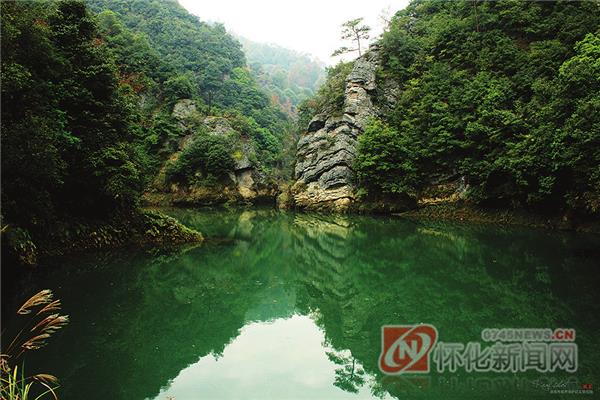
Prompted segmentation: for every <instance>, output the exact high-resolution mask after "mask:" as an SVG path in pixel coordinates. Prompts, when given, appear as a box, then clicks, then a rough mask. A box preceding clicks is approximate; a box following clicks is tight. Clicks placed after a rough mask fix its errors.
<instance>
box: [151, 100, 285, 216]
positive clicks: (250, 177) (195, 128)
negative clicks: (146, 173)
mask: <svg viewBox="0 0 600 400" xmlns="http://www.w3.org/2000/svg"><path fill="white" fill-rule="evenodd" d="M172 116H173V117H174V119H175V120H177V121H178V124H179V127H180V128H181V130H182V132H184V135H183V136H182V137H180V138H179V142H178V145H177V150H176V151H175V152H174V153H172V154H171V155H170V156H169V159H168V161H175V160H176V159H177V158H178V157H179V156H180V154H181V153H182V151H183V150H184V149H185V148H186V147H187V146H189V145H190V144H191V143H192V142H193V141H194V139H195V138H196V137H197V135H198V134H199V132H200V131H204V132H206V133H208V134H209V135H216V136H230V137H232V138H234V140H232V142H234V143H235V145H234V146H233V147H232V148H231V156H232V158H233V160H234V164H235V165H234V168H233V171H231V172H230V173H229V175H228V176H227V177H225V178H224V179H221V180H220V181H218V182H210V184H203V183H202V182H201V181H199V182H196V183H193V184H188V185H181V184H176V183H171V184H168V183H167V182H166V180H165V169H166V166H167V162H165V163H164V164H163V166H162V168H161V170H160V171H159V173H158V175H157V176H156V178H155V179H154V182H153V183H152V185H151V186H150V188H149V190H147V191H146V193H144V195H143V200H144V201H145V203H146V204H147V205H194V206H211V205H218V204H224V203H229V204H232V203H256V202H273V203H274V201H275V198H276V196H277V194H278V189H277V185H275V184H274V183H271V182H269V181H268V179H267V178H266V176H265V175H264V174H263V173H262V172H261V171H260V168H258V167H257V165H256V161H254V160H256V158H257V157H256V154H255V150H254V146H253V145H252V143H251V141H250V139H249V138H247V137H244V136H243V135H240V134H239V132H236V131H235V130H234V129H233V127H232V126H231V124H230V123H229V121H228V120H227V119H226V118H223V117H216V116H208V117H203V116H202V115H201V114H200V113H199V112H198V111H197V110H196V105H195V103H194V101H192V100H189V99H184V100H180V101H178V102H177V103H176V104H175V106H174V107H173V112H172Z"/></svg>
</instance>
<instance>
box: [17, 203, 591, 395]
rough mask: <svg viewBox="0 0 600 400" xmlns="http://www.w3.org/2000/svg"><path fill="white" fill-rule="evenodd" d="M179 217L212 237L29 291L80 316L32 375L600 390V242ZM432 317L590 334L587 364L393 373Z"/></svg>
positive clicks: (543, 234) (341, 387)
mask: <svg viewBox="0 0 600 400" xmlns="http://www.w3.org/2000/svg"><path fill="white" fill-rule="evenodd" d="M167 213H169V214H170V215H172V216H174V217H176V218H178V219H179V220H180V221H182V222H183V223H184V224H186V225H188V226H191V227H194V228H197V229H199V230H200V231H202V232H203V234H204V235H205V237H206V239H207V240H206V242H205V243H204V244H202V245H200V246H197V247H190V248H184V249H179V250H177V251H166V250H155V249H152V250H145V251H141V250H120V251H117V252H110V253H108V252H107V253H95V254H88V255H85V256H77V257H71V258H69V259H66V260H61V261H60V262H57V264H58V265H52V266H45V268H41V270H40V271H37V272H36V274H35V277H34V278H31V277H30V278H27V279H25V280H24V283H22V286H23V287H27V293H26V295H29V294H32V293H34V292H35V290H36V289H38V288H45V287H48V288H51V289H53V290H54V291H55V293H56V295H57V297H59V298H60V299H61V300H62V302H63V312H64V313H67V314H69V315H70V318H71V323H70V324H69V325H68V326H67V327H66V328H64V329H63V330H62V331H61V332H59V333H57V334H56V335H55V336H54V337H52V338H51V340H50V342H49V345H48V346H47V347H46V348H44V349H42V350H39V351H38V352H37V353H31V354H29V355H28V358H27V359H26V366H27V367H28V370H30V372H32V373H33V372H47V373H52V374H55V375H57V376H58V377H59V378H60V379H61V388H60V394H61V399H65V400H69V399H86V400H94V399H103V400H107V399H110V400H121V399H122V400H138V399H139V400H143V399H161V400H164V399H172V400H186V399H366V398H383V399H386V398H389V399H391V398H398V399H406V398H427V399H429V398H430V399H441V398H457V399H468V398H486V399H496V398H498V399H500V398H503V399H504V398H505V399H520V398H554V399H556V398H562V397H561V395H552V394H550V393H549V389H551V388H554V387H565V386H567V387H568V388H575V389H578V388H579V387H580V386H581V385H582V384H587V383H591V384H594V386H595V387H598V385H600V381H599V380H598V377H599V376H600V374H599V370H600V348H599V339H598V334H599V332H600V307H599V303H600V302H599V301H598V300H599V297H600V296H599V295H598V289H599V288H600V272H599V270H598V268H599V266H600V261H599V260H600V240H599V239H598V237H595V236H589V235H581V234H574V233H561V232H551V231H545V230H533V229H525V228H499V227H491V226H486V225H468V224H450V223H441V222H426V221H410V220H406V219H402V218H399V217H369V216H326V215H318V214H305V213H284V212H278V211H275V210H246V211H197V210H167ZM32 276H33V275H32ZM33 279H35V280H33ZM40 281H43V284H40V283H33V282H40ZM24 296H25V295H23V297H24ZM5 317H6V316H5ZM9 323H10V324H12V323H15V322H13V321H11V322H9ZM418 323H428V324H432V325H434V326H435V327H436V328H437V331H438V335H439V338H438V339H439V340H441V341H444V342H462V343H467V342H470V341H481V340H480V335H481V331H482V329H484V328H552V329H554V328H574V329H576V343H577V346H578V370H577V371H576V372H575V373H565V372H555V373H548V374H542V373H537V372H536V373H534V372H531V371H530V372H527V373H475V372H473V373H466V372H464V370H460V369H459V371H458V372H456V373H450V372H441V373H440V372H437V371H435V369H434V368H432V371H431V372H430V373H428V374H410V375H401V376H386V375H384V374H382V373H381V372H380V370H379V368H378V359H379V355H380V352H381V346H382V345H381V327H382V326H383V325H407V324H418ZM596 391H598V389H596ZM583 397H585V398H590V397H591V396H589V395H585V396H583ZM564 398H569V399H573V398H578V395H572V394H571V395H564Z"/></svg>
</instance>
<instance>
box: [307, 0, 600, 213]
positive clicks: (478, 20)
mask: <svg viewBox="0 0 600 400" xmlns="http://www.w3.org/2000/svg"><path fill="white" fill-rule="evenodd" d="M599 7H600V5H599V4H598V2H596V1H583V2H525V1H501V2H481V1H452V2H450V1H424V0H416V1H412V2H411V3H410V5H409V6H408V7H407V8H406V9H404V10H401V11H399V12H398V13H397V14H396V15H395V16H394V18H393V20H392V21H391V24H390V26H389V27H388V28H387V30H386V32H385V33H384V35H383V37H382V39H381V40H380V41H379V44H380V46H381V50H380V53H381V59H382V60H381V64H382V65H381V67H380V69H379V71H378V80H379V81H380V82H387V83H388V86H389V84H390V82H391V83H392V84H393V86H396V87H397V93H398V96H397V101H396V103H395V107H394V109H393V110H391V111H389V112H386V113H384V115H381V116H380V118H379V119H377V120H373V121H372V122H371V124H370V126H369V127H367V129H366V130H365V133H364V134H363V135H362V136H361V137H360V139H359V156H358V158H357V161H356V164H355V170H356V172H357V179H358V184H359V185H360V186H361V187H362V188H363V192H365V191H366V192H368V193H369V194H378V193H379V194H381V193H395V194H407V195H409V196H411V197H417V196H418V195H419V194H420V193H421V192H422V191H423V190H424V189H426V188H427V186H428V185H430V184H431V182H432V181H435V180H436V179H440V178H443V177H452V176H456V177H464V179H465V181H466V183H467V184H468V187H469V190H468V198H469V199H470V200H472V201H474V202H476V203H478V204H481V205H486V206H494V207H502V208H507V207H524V208H529V209H534V210H536V211H543V212H549V213H554V214H556V213H559V212H564V211H565V210H567V209H568V210H574V211H578V212H581V213H583V214H589V213H597V212H598V211H600V118H599V115H600V32H599V31H598V27H599V26H600V8H599ZM349 68H351V67H348V66H344V65H339V66H337V67H336V68H333V69H331V70H330V71H329V79H328V80H327V83H326V84H325V85H324V86H323V87H322V88H321V90H320V92H319V95H318V96H316V97H315V98H313V99H311V100H310V101H308V102H305V103H304V104H303V105H302V107H301V109H302V111H303V118H302V120H304V121H307V119H308V118H310V116H312V115H314V114H315V113H317V112H322V111H331V110H332V109H333V110H335V109H337V110H340V109H341V106H342V104H343V90H344V87H345V86H344V85H345V83H344V76H346V75H347V73H348V71H349ZM380 97H381V96H380Z"/></svg>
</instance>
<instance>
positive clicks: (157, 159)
mask: <svg viewBox="0 0 600 400" xmlns="http://www.w3.org/2000/svg"><path fill="white" fill-rule="evenodd" d="M2 101H3V103H2V105H3V107H2V205H3V209H2V218H3V224H7V223H8V224H10V225H14V226H19V227H23V228H25V229H26V231H25V232H27V231H30V232H32V234H33V236H36V234H35V232H40V233H44V234H45V233H48V232H50V231H52V230H53V229H54V228H57V227H58V226H59V225H60V224H63V223H68V222H70V221H74V220H77V221H79V222H85V221H89V220H102V219H103V218H106V217H108V216H111V217H112V216H114V215H115V213H119V212H130V211H132V210H137V208H138V204H139V199H140V196H141V194H142V192H143V191H145V190H147V188H148V187H149V185H150V184H152V183H153V182H155V181H156V176H157V174H158V173H159V172H160V174H161V175H160V176H161V177H162V178H161V179H162V180H161V181H160V182H161V185H163V187H165V188H168V187H170V186H169V185H173V184H175V185H183V186H185V185H188V186H189V185H200V186H203V187H211V188H212V187H214V188H215V189H214V191H216V192H218V190H219V187H222V186H223V185H235V182H233V183H232V181H231V179H234V180H235V179H237V177H234V178H232V177H233V175H232V174H234V172H235V171H236V170H238V169H239V170H249V169H251V170H252V171H256V173H257V174H259V175H260V177H261V179H263V180H275V179H278V178H277V177H278V176H282V175H286V174H288V173H286V172H282V171H285V166H286V165H289V164H290V162H291V154H290V153H289V149H291V148H292V146H293V143H292V142H291V140H292V139H291V138H292V135H291V129H292V126H293V124H292V121H291V120H290V119H289V117H288V116H287V115H286V114H285V113H283V112H282V111H280V110H279V108H278V106H277V105H274V104H273V103H272V102H271V100H270V99H269V96H268V95H267V94H266V93H265V92H264V91H263V89H261V87H260V86H259V84H258V83H257V81H256V79H255V78H254V76H253V75H252V72H251V71H250V69H249V68H248V67H247V65H246V61H245V56H244V53H243V51H242V48H241V45H240V43H239V42H238V41H237V40H236V39H234V38H233V37H232V36H230V35H229V34H227V32H226V31H225V29H224V27H223V26H222V25H218V24H215V25H209V24H206V23H203V22H201V21H200V20H199V19H198V18H197V17H194V16H192V15H191V14H189V13H188V12H187V11H185V9H183V8H182V7H181V6H180V5H179V4H178V3H177V2H176V1H170V0H166V1H124V0H123V1H119V0H117V1H112V0H111V1H103V0H93V1H89V2H82V1H76V0H65V1H60V2H50V1H48V2H46V1H40V2H2ZM286 150H288V152H287V153H286V152H285V151H286ZM246 180H247V179H246ZM207 190H208V191H213V190H212V189H210V188H209V189H207ZM24 237H25V238H27V237H28V234H26V233H25V236H24Z"/></svg>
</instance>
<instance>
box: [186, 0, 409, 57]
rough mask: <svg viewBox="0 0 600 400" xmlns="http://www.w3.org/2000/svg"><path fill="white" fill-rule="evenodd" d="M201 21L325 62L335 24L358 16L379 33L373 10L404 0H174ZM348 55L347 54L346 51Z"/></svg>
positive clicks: (335, 39) (336, 41)
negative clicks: (220, 24) (212, 22)
mask: <svg viewBox="0 0 600 400" xmlns="http://www.w3.org/2000/svg"><path fill="white" fill-rule="evenodd" d="M179 3H180V4H181V5H182V6H183V7H185V8H186V9H187V10H188V11H189V12H190V13H192V14H194V15H197V16H198V17H200V19H201V20H203V21H215V22H221V23H223V24H224V25H225V27H226V28H227V30H228V31H230V32H232V33H236V34H238V35H241V36H244V37H246V38H248V39H250V40H252V41H255V42H262V43H273V44H278V45H280V46H283V47H287V48H289V49H292V50H296V51H299V52H301V53H308V54H310V55H314V56H316V57H317V58H319V59H320V60H321V61H324V62H326V63H327V64H333V63H335V62H336V61H337V59H333V58H331V57H330V56H331V53H332V52H333V51H334V50H335V49H337V48H339V47H341V46H342V45H344V43H343V42H342V41H341V39H340V32H341V27H340V25H341V24H342V23H343V22H345V21H347V20H349V19H354V18H359V17H363V18H364V22H365V23H366V24H367V25H369V26H370V27H371V28H372V31H371V37H372V38H375V37H376V36H378V35H379V34H381V32H382V30H383V23H382V21H381V20H380V18H379V16H380V15H381V13H382V11H384V10H389V14H390V15H393V14H394V13H395V12H396V11H398V10H400V9H402V8H404V7H406V5H407V4H408V0H330V1H328V0H303V1H285V0H247V1H243V0H179ZM346 58H348V57H346Z"/></svg>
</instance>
